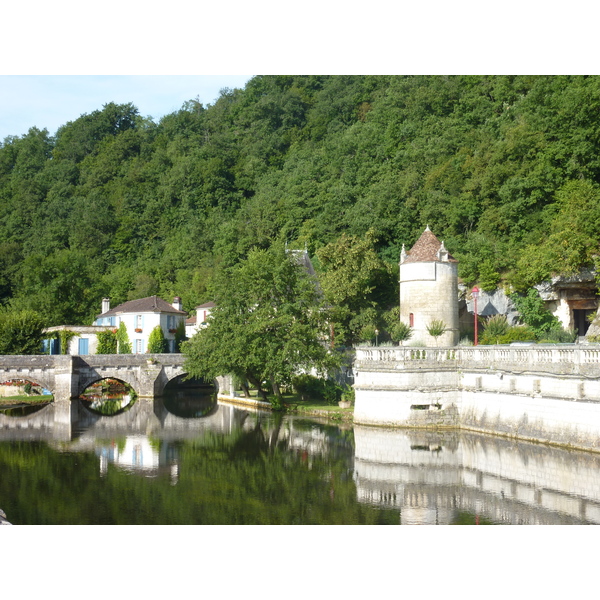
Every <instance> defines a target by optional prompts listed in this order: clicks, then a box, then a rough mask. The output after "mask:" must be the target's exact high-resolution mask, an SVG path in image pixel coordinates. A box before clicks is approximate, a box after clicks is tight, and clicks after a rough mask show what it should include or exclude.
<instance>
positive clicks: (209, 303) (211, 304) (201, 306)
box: [196, 302, 216, 310]
mask: <svg viewBox="0 0 600 600" xmlns="http://www.w3.org/2000/svg"><path fill="white" fill-rule="evenodd" d="M215 306H216V304H215V303H214V302H207V303H206V304H201V305H200V306H196V310H198V309H199V308H214V307H215Z"/></svg>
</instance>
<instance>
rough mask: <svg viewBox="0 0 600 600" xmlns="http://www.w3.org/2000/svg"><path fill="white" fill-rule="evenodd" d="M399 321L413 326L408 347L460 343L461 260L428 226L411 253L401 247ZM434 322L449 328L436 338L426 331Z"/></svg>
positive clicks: (454, 344)
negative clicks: (447, 248)
mask: <svg viewBox="0 0 600 600" xmlns="http://www.w3.org/2000/svg"><path fill="white" fill-rule="evenodd" d="M400 320H401V321H402V322H403V323H406V324H407V325H410V326H411V327H412V330H413V334H412V337H411V338H410V340H409V342H408V343H409V344H410V343H411V342H413V343H414V342H419V343H423V344H425V345H426V346H456V344H458V261H457V260H456V259H455V258H454V257H453V256H452V255H451V254H450V253H449V252H448V250H446V247H445V246H444V242H440V241H439V240H438V239H437V237H435V235H433V233H431V231H430V229H429V226H427V228H426V229H425V231H424V232H423V234H422V235H421V237H420V238H419V239H418V240H417V242H416V243H415V245H414V246H413V247H412V248H411V250H410V251H409V252H408V253H407V252H406V250H405V249H404V245H403V246H402V254H401V255H400ZM432 321H443V322H444V323H445V326H446V331H445V332H444V333H443V334H442V335H441V336H439V337H438V338H437V339H436V338H434V337H432V336H431V335H430V334H429V332H428V331H427V326H428V325H430V324H431V322H432Z"/></svg>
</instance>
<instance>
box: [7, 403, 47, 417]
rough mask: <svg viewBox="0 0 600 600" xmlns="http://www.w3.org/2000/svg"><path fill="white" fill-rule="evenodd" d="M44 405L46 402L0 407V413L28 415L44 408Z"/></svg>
mask: <svg viewBox="0 0 600 600" xmlns="http://www.w3.org/2000/svg"><path fill="white" fill-rule="evenodd" d="M46 406H48V404H24V405H22V406H14V407H9V408H2V407H0V415H6V416H7V417H29V416H31V415H34V414H35V413H36V412H39V411H40V410H42V409H44V408H46Z"/></svg>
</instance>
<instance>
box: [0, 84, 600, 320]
mask: <svg viewBox="0 0 600 600" xmlns="http://www.w3.org/2000/svg"><path fill="white" fill-rule="evenodd" d="M599 183H600V78H599V77H546V76H544V77H536V76H517V77H509V76H506V77H504V76H502V77H479V76H465V77H462V76H457V77H446V76H444V77H435V76H407V77H401V76H261V77H255V78H253V79H252V80H251V81H249V82H248V84H247V85H246V87H245V89H243V90H223V91H222V93H221V96H220V97H219V99H218V100H217V101H216V102H215V103H214V105H211V106H208V107H204V106H202V105H201V104H199V103H198V102H197V101H194V100H190V101H189V102H188V103H186V104H185V105H184V106H183V107H182V108H181V110H179V111H178V112H176V113H173V114H170V115H168V116H166V117H164V118H163V119H161V120H160V122H158V123H154V122H152V121H149V120H147V119H144V118H142V117H141V116H140V115H139V113H138V111H137V109H136V108H135V107H134V106H132V105H116V104H108V105H106V106H104V107H102V108H99V109H98V110H97V111H95V112H93V113H92V114H89V115H83V116H82V117H80V118H79V119H77V120H75V121H73V122H69V123H67V124H65V125H64V126H63V127H62V128H60V129H59V130H58V132H57V134H56V136H55V137H52V136H50V135H49V134H48V132H47V131H45V130H44V131H39V130H38V129H35V128H33V129H31V130H30V131H29V132H27V133H26V134H24V135H22V136H16V137H11V138H7V139H5V140H4V142H3V143H2V144H1V145H0V303H2V304H7V305H10V306H13V307H17V306H18V307H23V308H28V309H31V310H35V311H37V312H39V313H40V314H41V315H43V318H44V319H45V320H46V324H47V325H56V324H88V323H90V322H91V320H92V319H93V317H94V316H95V315H96V314H97V313H98V312H99V308H100V300H101V298H102V297H103V296H109V297H110V298H111V302H112V304H113V306H114V305H115V304H117V303H120V302H123V301H125V300H127V299H134V298H139V297H144V296H148V295H152V294H158V295H161V296H162V297H164V298H165V299H168V300H170V299H171V298H172V296H175V295H179V296H181V297H182V298H183V302H184V307H185V308H186V309H188V310H189V309H191V308H193V307H194V306H195V305H197V304H199V303H202V302H205V301H208V300H211V299H212V298H211V292H210V287H209V286H210V282H211V279H212V278H213V276H214V274H215V273H216V272H217V270H218V269H219V268H221V267H222V266H231V265H233V264H235V263H236V262H237V261H238V260H239V259H240V258H242V257H244V256H246V255H247V254H248V252H249V250H250V249H252V248H262V249H266V248H268V247H270V246H271V245H272V244H273V243H274V242H276V241H279V242H287V244H288V247H289V248H304V247H305V246H306V247H307V248H308V250H309V252H310V254H311V256H312V257H314V263H315V267H316V269H317V270H318V271H321V272H322V273H323V275H324V279H325V280H327V273H329V279H330V280H332V281H333V283H332V285H333V286H334V287H335V286H338V287H340V286H342V287H343V286H344V285H345V282H347V286H348V289H346V290H341V291H340V294H341V296H340V298H341V300H340V302H341V303H343V302H344V299H346V300H348V306H349V307H350V306H351V307H352V310H355V311H361V310H367V309H372V308H375V309H377V310H379V309H382V310H383V309H389V308H390V304H393V302H394V299H395V297H396V296H395V289H396V287H397V262H398V258H399V254H400V249H401V246H402V243H405V244H406V245H407V247H410V245H412V244H413V243H414V241H415V240H416V239H417V237H418V236H419V235H420V233H421V232H422V230H423V229H424V227H425V225H426V224H429V225H430V227H431V229H432V230H433V231H434V233H435V234H436V235H437V236H438V237H439V238H440V239H443V240H444V241H445V243H446V246H447V247H448V249H449V250H450V251H451V252H452V253H453V254H454V256H456V257H457V258H458V259H459V260H460V267H459V275H460V276H461V277H462V278H463V280H464V281H465V282H466V283H467V284H468V285H471V284H474V283H476V282H477V283H480V284H481V285H482V286H483V287H485V288H493V287H494V286H495V285H496V284H498V283H499V282H500V281H501V280H503V281H506V282H509V283H511V284H512V285H513V286H515V287H516V288H517V289H525V288H526V287H527V286H529V285H531V284H532V283H536V282H538V281H540V280H542V279H544V278H545V277H547V276H548V275H549V274H550V273H551V272H553V271H562V272H567V271H572V270H575V269H577V268H578V267H580V266H581V265H583V264H587V263H591V262H593V260H594V255H595V254H596V253H597V252H598V245H599V244H598V240H600V187H599ZM367 232H370V233H369V235H368V236H367V235H366V234H367ZM373 249H374V250H375V251H376V253H377V254H376V255H375V254H374V253H373ZM349 261H364V264H356V265H355V266H356V268H355V269H354V266H353V264H352V263H351V262H349ZM378 261H379V262H378ZM381 261H383V262H381ZM361 268H362V269H363V271H364V272H363V273H362V275H364V276H362V275H361V277H357V274H360V273H359V272H360V269H361ZM335 269H339V270H340V277H339V278H336V277H334V278H333V279H332V277H331V275H332V271H333V270H335ZM344 269H345V270H346V271H347V274H349V276H348V277H345V275H344ZM350 275H353V276H355V280H352V278H351V277H350ZM375 282H376V283H377V289H373V286H374V283H375ZM361 286H362V287H361ZM326 291H327V290H326ZM338 291H339V290H338ZM332 293H333V292H332ZM351 297H356V298H357V299H356V301H355V304H351V302H350V300H349V298H351ZM353 301H354V300H353Z"/></svg>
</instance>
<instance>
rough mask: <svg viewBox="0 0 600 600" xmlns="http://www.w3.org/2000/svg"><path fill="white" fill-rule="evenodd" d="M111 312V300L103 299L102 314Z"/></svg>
mask: <svg viewBox="0 0 600 600" xmlns="http://www.w3.org/2000/svg"><path fill="white" fill-rule="evenodd" d="M109 310H110V298H102V312H101V313H100V314H101V315H103V314H104V313H106V312H108V311H109Z"/></svg>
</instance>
